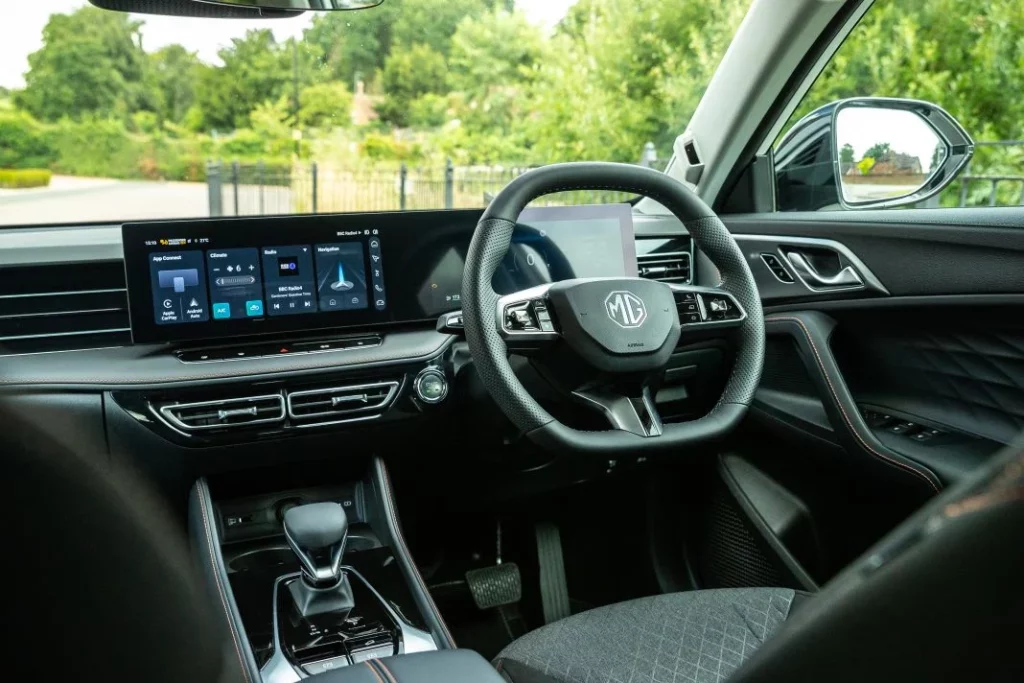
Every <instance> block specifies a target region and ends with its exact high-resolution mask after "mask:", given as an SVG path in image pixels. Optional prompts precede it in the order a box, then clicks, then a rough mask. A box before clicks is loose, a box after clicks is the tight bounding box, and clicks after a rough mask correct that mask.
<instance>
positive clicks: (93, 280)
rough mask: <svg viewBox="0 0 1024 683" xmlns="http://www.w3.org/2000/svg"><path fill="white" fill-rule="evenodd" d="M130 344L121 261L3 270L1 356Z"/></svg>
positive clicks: (0, 272) (0, 271) (0, 277)
mask: <svg viewBox="0 0 1024 683" xmlns="http://www.w3.org/2000/svg"><path fill="white" fill-rule="evenodd" d="M131 341H132V340H131V331H130V326H129V322H128V295H127V294H126V292H125V282H124V264H123V263H122V262H121V261H98V262H91V263H63V264H52V265H31V266H9V267H5V266H0V356H3V355H9V354H20V353H39V352H42V351H70V350H78V349H92V348H100V347H106V346H125V345H128V344H131Z"/></svg>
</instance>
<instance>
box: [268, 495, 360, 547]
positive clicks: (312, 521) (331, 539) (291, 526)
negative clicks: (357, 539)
mask: <svg viewBox="0 0 1024 683" xmlns="http://www.w3.org/2000/svg"><path fill="white" fill-rule="evenodd" d="M284 529H285V532H286V533H287V534H288V535H289V536H290V537H291V539H292V540H293V541H295V543H296V544H297V545H298V546H299V547H300V548H305V549H308V550H320V549H321V548H327V547H330V546H332V545H334V544H335V543H338V542H339V541H341V540H342V539H344V538H345V536H347V535H348V518H347V517H346V516H345V510H344V509H343V508H342V507H341V505H339V504H337V503H308V504H306V505H299V506H297V507H293V508H292V509H290V510H288V512H286V513H285V515H284Z"/></svg>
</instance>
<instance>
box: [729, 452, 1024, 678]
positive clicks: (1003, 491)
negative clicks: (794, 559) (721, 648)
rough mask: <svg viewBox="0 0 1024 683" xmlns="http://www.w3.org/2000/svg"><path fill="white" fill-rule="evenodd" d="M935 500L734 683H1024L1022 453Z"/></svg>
mask: <svg viewBox="0 0 1024 683" xmlns="http://www.w3.org/2000/svg"><path fill="white" fill-rule="evenodd" d="M983 469H984V471H982V472H979V473H977V474H976V476H974V477H973V478H972V479H971V480H970V481H968V482H965V483H963V484H962V485H960V486H957V487H955V488H953V489H950V490H948V491H946V492H945V493H943V494H942V495H940V496H938V497H937V498H935V499H934V500H933V501H931V502H930V503H929V504H928V505H926V506H925V507H924V508H923V509H922V510H920V511H919V512H918V513H916V514H915V515H913V516H912V517H911V518H910V519H909V520H907V521H906V522H905V523H904V524H902V525H900V527H898V528H897V529H896V531H894V532H893V533H891V534H890V535H889V536H887V537H886V538H885V539H884V540H883V541H882V542H881V543H880V544H879V545H878V546H876V547H875V548H874V549H873V550H871V551H870V552H868V553H867V554H866V555H864V556H863V557H862V558H861V559H860V560H858V561H857V562H855V563H854V564H853V565H852V566H851V567H849V568H847V569H846V570H844V571H843V573H842V574H840V575H839V576H838V577H836V578H835V579H834V580H833V581H831V582H830V583H829V584H828V585H827V586H826V587H825V589H824V590H823V591H822V592H821V593H820V594H819V595H817V596H815V597H814V598H813V599H811V600H809V601H807V603H805V604H804V605H803V606H801V608H800V609H798V610H797V611H796V613H795V614H793V615H792V616H791V617H790V618H789V620H788V621H787V622H786V623H785V625H784V626H783V627H782V628H781V629H780V630H779V631H778V632H776V634H775V635H774V636H772V638H770V639H769V640H768V642H766V643H765V644H764V646H762V647H761V649H759V650H758V651H757V653H755V654H754V656H753V657H752V658H751V659H750V660H749V661H748V662H747V663H746V664H745V665H744V666H743V667H742V668H741V669H740V670H739V671H737V672H736V674H735V675H734V677H732V678H730V679H729V683H778V682H779V681H787V682H797V681H814V682H815V683H841V682H846V681H849V682H851V683H852V682H854V681H856V682H857V683H863V682H865V681H871V683H897V682H899V683H905V682H906V681H930V682H932V681H1024V657H1022V656H1021V654H1020V651H1019V649H1020V643H1021V635H1022V634H1024V452H1022V451H1021V449H1020V448H1011V449H1008V450H1007V451H1006V452H1004V453H1002V454H1001V455H999V456H996V457H994V458H993V459H992V461H991V462H990V463H989V464H988V465H986V466H985V467H984V468H983Z"/></svg>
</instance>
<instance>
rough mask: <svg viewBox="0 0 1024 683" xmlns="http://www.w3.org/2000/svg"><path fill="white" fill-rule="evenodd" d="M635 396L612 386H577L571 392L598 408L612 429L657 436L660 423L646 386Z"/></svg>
mask: <svg viewBox="0 0 1024 683" xmlns="http://www.w3.org/2000/svg"><path fill="white" fill-rule="evenodd" d="M635 393H637V395H636V396H627V395H624V394H621V393H618V392H616V391H614V390H612V389H581V390H577V391H574V392H573V394H572V395H573V396H574V397H575V398H576V399H577V400H578V401H579V402H580V403H581V404H583V405H586V406H588V407H590V408H593V409H595V410H598V411H600V412H601V413H602V414H603V415H604V416H605V417H606V418H607V419H608V422H610V423H611V425H612V427H613V428H614V429H617V430H619V431H623V432H629V433H631V434H636V435H637V436H644V437H656V436H661V434H662V432H663V431H664V427H663V425H662V423H661V415H660V414H659V413H658V409H657V407H656V406H655V404H654V397H653V396H652V395H651V390H650V388H648V387H646V386H645V387H643V388H642V389H641V390H640V391H639V392H635Z"/></svg>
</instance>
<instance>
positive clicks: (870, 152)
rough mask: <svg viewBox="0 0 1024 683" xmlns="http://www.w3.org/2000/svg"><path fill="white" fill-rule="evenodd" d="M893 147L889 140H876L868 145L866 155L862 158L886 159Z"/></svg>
mask: <svg viewBox="0 0 1024 683" xmlns="http://www.w3.org/2000/svg"><path fill="white" fill-rule="evenodd" d="M891 149H892V148H891V146H890V145H889V143H888V142H876V143H875V144H873V145H871V146H870V147H868V149H867V151H866V152H864V155H863V156H862V157H861V158H863V159H867V158H869V157H870V158H871V159H875V160H877V159H885V158H886V157H887V156H889V152H890V151H891Z"/></svg>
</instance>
